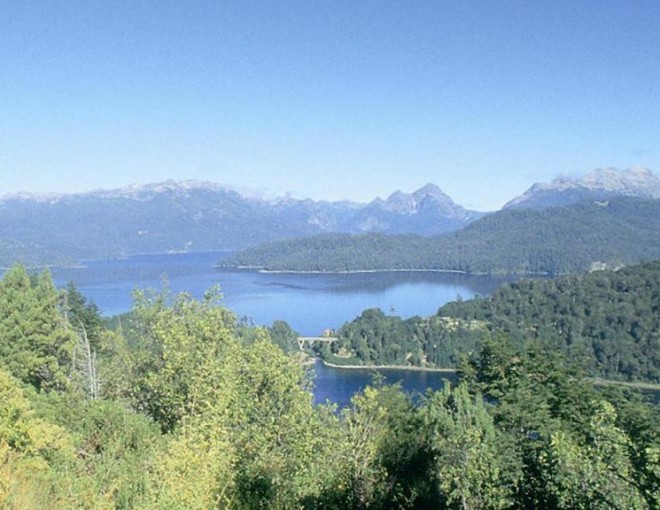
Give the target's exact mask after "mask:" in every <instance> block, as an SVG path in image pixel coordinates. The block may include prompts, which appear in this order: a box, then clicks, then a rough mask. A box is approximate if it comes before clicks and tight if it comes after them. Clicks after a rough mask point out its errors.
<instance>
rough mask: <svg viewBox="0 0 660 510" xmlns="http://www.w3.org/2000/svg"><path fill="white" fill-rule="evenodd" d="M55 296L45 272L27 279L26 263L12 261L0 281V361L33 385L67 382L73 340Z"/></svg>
mask: <svg viewBox="0 0 660 510" xmlns="http://www.w3.org/2000/svg"><path fill="white" fill-rule="evenodd" d="M60 298H61V296H60V294H59V292H58V291H57V290H56V289H55V286H54V285H53V280H52V278H51V275H50V273H49V272H48V271H44V272H43V273H41V274H40V275H39V276H38V277H37V278H36V281H35V282H34V283H31V281H30V277H29V276H28V274H27V271H26V270H25V268H24V267H23V266H14V267H13V268H11V269H10V270H9V271H8V272H7V274H6V275H5V277H4V279H3V280H2V282H0V360H1V361H0V363H2V364H3V365H4V366H5V367H6V368H7V369H8V370H9V371H10V372H11V373H12V374H13V375H14V376H16V377H18V378H19V379H20V380H22V381H24V382H26V383H29V384H31V385H33V386H34V387H35V388H37V389H44V390H63V389H64V388H66V387H68V386H69V384H70V375H71V362H72V358H73V351H74V348H75V345H76V341H77V339H76V336H75V334H74V332H73V331H72V329H71V327H70V326H69V324H68V322H67V321H66V320H65V318H64V316H63V315H62V312H61V299H60Z"/></svg>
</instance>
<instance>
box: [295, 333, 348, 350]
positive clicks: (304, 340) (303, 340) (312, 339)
mask: <svg viewBox="0 0 660 510" xmlns="http://www.w3.org/2000/svg"><path fill="white" fill-rule="evenodd" d="M337 340H338V338H337V337H335V336H299V337H298V347H300V350H301V351H303V350H305V344H307V347H311V346H312V345H313V344H315V343H323V342H327V343H332V342H336V341H337Z"/></svg>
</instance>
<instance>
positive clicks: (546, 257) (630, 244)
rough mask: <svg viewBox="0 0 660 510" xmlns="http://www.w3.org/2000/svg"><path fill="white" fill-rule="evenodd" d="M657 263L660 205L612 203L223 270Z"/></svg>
mask: <svg viewBox="0 0 660 510" xmlns="http://www.w3.org/2000/svg"><path fill="white" fill-rule="evenodd" d="M658 258H660V200H651V199H641V198H615V199H611V200H609V201H606V202H582V203H579V204H574V205H570V206H567V207H559V208H552V209H544V210H505V211H499V212H497V213H493V214H490V215H488V216H485V217H483V218H481V219H479V220H477V221H475V222H474V223H472V224H470V225H469V226H467V227H465V228H464V229H462V230H460V231H458V232H453V233H451V234H447V235H444V236H441V237H434V238H421V237H416V236H397V237H391V236H384V235H373V234H372V235H361V236H349V235H334V236H318V237H312V238H305V239H294V240H288V241H280V242H274V243H270V244H265V245H262V246H259V247H257V248H253V249H249V250H246V251H244V252H241V253H239V254H237V255H236V256H235V257H233V258H231V259H229V260H227V261H225V264H226V265H229V266H233V267H251V268H262V269H267V270H293V271H359V270H401V269H426V270H448V271H465V272H471V273H515V274H525V273H546V274H562V273H572V272H580V271H587V270H589V269H591V268H593V267H619V266H621V265H626V264H632V263H635V262H641V261H644V260H654V259H658Z"/></svg>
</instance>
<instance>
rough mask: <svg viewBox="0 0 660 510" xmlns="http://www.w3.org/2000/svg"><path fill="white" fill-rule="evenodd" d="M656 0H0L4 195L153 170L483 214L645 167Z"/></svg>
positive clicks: (650, 159) (120, 181) (653, 153)
mask: <svg viewBox="0 0 660 510" xmlns="http://www.w3.org/2000/svg"><path fill="white" fill-rule="evenodd" d="M659 27H660V2H658V1H657V0H619V1H614V0H588V1H586V0H537V1H532V2H530V1H529V0H516V1H513V0H501V1H500V0H491V1H483V0H479V1H472V0H460V1H459V0H435V1H417V0H400V1H386V0H381V1H372V0H359V1H355V0H350V1H344V0H300V1H294V0H291V1H278V0H267V1H264V0H260V1H249V0H241V1H231V2H230V1H221V0H215V1H210V0H209V1H195V0H181V1H169V0H143V1H139V0H126V1H121V0H116V1H113V0H103V1H99V0H59V1H58V0H48V1H46V0H42V1H35V0H3V1H2V3H1V5H0V195H2V194H5V193H14V192H18V191H31V192H59V193H61V192H80V191H88V190H93V189H98V188H116V187H121V186H126V185H130V184H135V183H150V182H160V181H164V180H168V179H175V180H185V179H195V180H209V181H214V182H219V183H222V184H226V185H229V186H232V187H234V188H236V189H239V190H249V191H252V192H257V193H262V194H264V195H266V196H277V195H283V194H285V193H290V194H291V195H292V196H294V197H297V198H303V197H311V198H314V199H328V200H339V199H350V200H356V201H361V202H365V201H368V200H371V199H373V198H374V197H376V196H380V197H383V198H385V197H387V196H388V195H389V194H390V193H391V192H393V191H395V190H397V189H400V190H403V191H406V192H411V191H414V190H415V189H418V188H420V187H422V186H423V185H424V184H426V183H428V182H432V183H435V184H437V185H438V186H440V187H441V188H442V189H443V190H444V191H445V192H446V193H447V194H449V195H450V196H451V197H452V198H453V199H454V201H456V202H457V203H459V204H461V205H464V206H466V207H470V208H473V209H478V210H494V209H497V208H499V207H501V206H502V205H503V204H504V203H505V202H507V201H508V200H509V199H511V198H512V197H514V196H516V195H518V194H520V193H522V192H523V191H525V190H526V189H527V188H528V187H529V186H531V185H532V184H533V183H534V182H539V181H549V180H551V179H553V178H555V177H557V176H559V175H569V176H570V175H575V176H578V175H582V174H584V173H586V172H588V171H590V170H592V169H594V168H599V167H616V168H621V169H625V168H630V167H633V166H638V165H641V166H645V167H647V168H650V169H652V170H654V171H655V172H656V173H657V172H660V144H659V142H660V28H659Z"/></svg>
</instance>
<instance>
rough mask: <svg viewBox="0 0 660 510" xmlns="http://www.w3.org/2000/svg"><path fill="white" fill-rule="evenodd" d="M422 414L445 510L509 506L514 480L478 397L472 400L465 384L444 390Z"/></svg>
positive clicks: (429, 401) (436, 394)
mask: <svg viewBox="0 0 660 510" xmlns="http://www.w3.org/2000/svg"><path fill="white" fill-rule="evenodd" d="M423 412H424V416H425V423H426V426H427V427H428V428H429V434H430V443H431V448H432V452H433V454H434V458H435V475H436V480H437V484H438V488H439V494H440V498H441V500H442V502H443V503H444V505H445V506H446V507H447V508H455V509H462V510H476V509H498V508H507V507H509V505H511V503H512V500H513V484H512V480H509V479H507V473H506V471H505V469H504V466H505V465H506V463H505V461H504V452H503V451H501V450H500V449H499V447H498V445H499V444H500V438H499V434H498V433H497V431H496V429H495V425H494V423H493V420H492V418H491V416H490V415H489V414H488V411H487V408H486V405H485V404H484V403H483V401H482V399H481V397H480V396H478V395H477V396H476V397H472V396H471V395H470V393H469V391H468V388H467V386H466V385H465V384H460V385H459V386H457V387H456V388H453V389H452V388H450V387H449V386H445V387H444V388H443V389H442V390H441V391H438V392H436V393H434V394H432V395H431V397H430V398H429V400H428V402H427V403H426V406H425V408H424V410H423Z"/></svg>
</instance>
